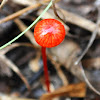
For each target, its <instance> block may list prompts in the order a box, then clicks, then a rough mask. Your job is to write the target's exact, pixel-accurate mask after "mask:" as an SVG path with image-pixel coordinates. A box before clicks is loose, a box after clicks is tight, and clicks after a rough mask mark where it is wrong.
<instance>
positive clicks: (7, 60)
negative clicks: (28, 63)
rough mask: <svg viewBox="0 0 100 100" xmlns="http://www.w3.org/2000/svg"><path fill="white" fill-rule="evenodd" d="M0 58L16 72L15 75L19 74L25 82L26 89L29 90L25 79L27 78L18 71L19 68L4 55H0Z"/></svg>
mask: <svg viewBox="0 0 100 100" xmlns="http://www.w3.org/2000/svg"><path fill="white" fill-rule="evenodd" d="M0 59H2V60H4V61H5V63H6V64H7V65H8V66H9V67H10V68H11V69H12V70H13V71H14V72H16V73H17V75H19V76H20V78H21V79H22V80H23V82H24V83H25V85H26V87H27V88H28V90H29V91H30V90H31V88H30V85H29V83H28V81H27V79H26V78H25V77H24V76H23V75H22V73H21V72H20V70H19V69H18V68H17V66H16V65H15V64H14V63H13V62H12V61H10V60H9V59H8V58H7V57H6V56H5V55H0Z"/></svg>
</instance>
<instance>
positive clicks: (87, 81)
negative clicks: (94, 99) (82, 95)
mask: <svg viewBox="0 0 100 100" xmlns="http://www.w3.org/2000/svg"><path fill="white" fill-rule="evenodd" d="M79 65H80V69H81V72H82V75H83V77H84V79H85V82H86V83H87V85H88V86H89V87H90V89H91V90H92V91H94V92H95V93H97V94H98V95H100V92H99V91H97V90H96V89H95V88H94V87H93V86H92V85H91V83H90V82H89V80H88V79H87V77H86V75H85V72H84V69H83V66H82V64H81V63H79Z"/></svg>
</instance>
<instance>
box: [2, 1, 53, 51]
mask: <svg viewBox="0 0 100 100" xmlns="http://www.w3.org/2000/svg"><path fill="white" fill-rule="evenodd" d="M51 5H52V0H51V1H50V3H49V4H48V6H47V7H46V8H45V9H44V11H43V12H42V13H41V15H40V16H39V17H37V19H36V20H35V21H34V22H33V23H32V24H31V25H30V26H29V27H28V28H27V29H26V30H25V31H23V32H22V33H20V34H19V35H18V36H16V37H15V38H14V39H12V40H11V41H9V42H8V43H6V44H4V45H3V46H1V47H0V50H1V49H3V48H5V47H7V46H8V45H10V44H11V43H13V42H14V41H16V40H17V39H18V38H20V37H21V36H22V35H23V34H25V32H27V31H28V30H29V29H30V28H31V27H32V26H33V25H35V24H36V23H37V22H38V21H39V19H40V18H41V17H42V16H43V15H44V13H45V12H46V11H47V10H48V9H49V8H50V7H51Z"/></svg>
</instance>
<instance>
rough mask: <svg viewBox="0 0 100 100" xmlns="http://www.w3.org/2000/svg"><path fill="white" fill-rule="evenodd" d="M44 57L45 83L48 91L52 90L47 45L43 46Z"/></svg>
mask: <svg viewBox="0 0 100 100" xmlns="http://www.w3.org/2000/svg"><path fill="white" fill-rule="evenodd" d="M42 59H43V64H44V76H45V84H46V87H47V91H48V92H50V79H49V73H48V67H47V57H46V47H42Z"/></svg>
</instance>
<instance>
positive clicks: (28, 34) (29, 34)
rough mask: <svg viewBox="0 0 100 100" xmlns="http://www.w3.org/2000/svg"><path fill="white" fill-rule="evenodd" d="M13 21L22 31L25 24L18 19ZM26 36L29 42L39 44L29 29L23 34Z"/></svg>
mask: <svg viewBox="0 0 100 100" xmlns="http://www.w3.org/2000/svg"><path fill="white" fill-rule="evenodd" d="M14 22H15V23H16V24H17V26H18V27H19V29H20V31H22V32H23V31H24V30H25V29H26V28H27V26H26V25H25V24H24V23H23V22H22V21H21V20H20V19H18V18H17V19H15V20H14ZM25 36H26V37H28V39H29V40H30V41H31V43H32V44H33V45H35V46H39V45H38V44H37V43H36V41H35V39H34V36H33V33H32V32H31V30H28V31H27V32H26V34H25Z"/></svg>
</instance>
